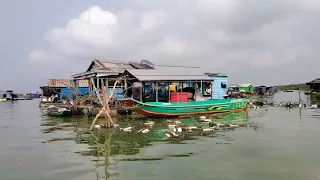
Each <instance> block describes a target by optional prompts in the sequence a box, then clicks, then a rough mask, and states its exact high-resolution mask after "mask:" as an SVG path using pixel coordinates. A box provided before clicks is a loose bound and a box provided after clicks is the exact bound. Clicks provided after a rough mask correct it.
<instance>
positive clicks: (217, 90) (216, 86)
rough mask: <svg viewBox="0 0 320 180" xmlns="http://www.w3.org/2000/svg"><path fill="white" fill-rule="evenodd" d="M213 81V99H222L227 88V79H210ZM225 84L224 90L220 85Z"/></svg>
mask: <svg viewBox="0 0 320 180" xmlns="http://www.w3.org/2000/svg"><path fill="white" fill-rule="evenodd" d="M212 79H213V80H214V81H213V93H212V98H213V99H224V96H226V95H227V94H226V92H227V90H228V88H229V85H228V77H212ZM223 83H224V84H226V88H222V84H223Z"/></svg>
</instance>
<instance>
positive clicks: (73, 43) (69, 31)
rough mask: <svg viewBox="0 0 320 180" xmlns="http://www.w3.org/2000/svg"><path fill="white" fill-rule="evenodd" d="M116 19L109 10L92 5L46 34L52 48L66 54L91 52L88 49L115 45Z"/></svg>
mask: <svg viewBox="0 0 320 180" xmlns="http://www.w3.org/2000/svg"><path fill="white" fill-rule="evenodd" d="M117 32H118V19H117V17H116V16H115V15H114V14H113V13H112V12H109V11H104V10H102V9H101V8H100V7H98V6H92V7H90V8H89V9H87V10H86V11H85V12H83V13H81V14H80V15H79V17H78V18H76V19H71V20H70V21H69V22H68V24H67V26H66V27H65V28H56V29H53V30H51V31H50V32H48V33H47V34H46V39H47V40H48V41H49V42H50V43H51V45H52V47H53V48H57V49H58V50H60V51H62V52H63V53H65V54H68V55H83V54H87V53H89V54H91V52H90V50H95V49H107V48H110V47H114V46H116V44H117V42H116V40H115V36H116V35H117ZM88 51H89V52H88Z"/></svg>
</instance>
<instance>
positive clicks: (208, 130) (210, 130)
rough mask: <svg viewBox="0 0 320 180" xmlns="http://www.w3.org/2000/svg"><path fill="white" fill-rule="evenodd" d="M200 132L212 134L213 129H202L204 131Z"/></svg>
mask: <svg viewBox="0 0 320 180" xmlns="http://www.w3.org/2000/svg"><path fill="white" fill-rule="evenodd" d="M202 131H203V132H212V131H214V129H213V128H204V129H202Z"/></svg>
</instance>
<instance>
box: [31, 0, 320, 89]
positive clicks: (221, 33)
mask: <svg viewBox="0 0 320 180" xmlns="http://www.w3.org/2000/svg"><path fill="white" fill-rule="evenodd" d="M130 5H132V7H131V6H130ZM317 7H318V4H317V1H315V0H305V1H303V3H301V1H299V0H284V1H278V0H269V1H267V2H266V1H262V0H243V1H240V0H194V1H192V0H183V1H182V0H177V1H174V2H172V1H169V0H163V1H152V3H151V2H150V1H143V0H138V1H135V3H133V4H128V5H127V6H126V9H123V10H120V11H115V12H111V11H108V10H106V9H102V8H100V7H98V6H92V7H89V8H88V9H87V10H85V11H84V12H83V13H81V14H80V15H79V16H78V17H76V18H73V19H71V20H69V21H67V20H66V26H65V27H63V28H55V29H52V30H51V31H49V32H48V33H47V34H46V35H45V37H46V40H47V42H48V43H49V45H50V48H49V49H46V50H44V51H41V50H34V51H32V52H31V53H30V59H34V60H37V61H41V60H45V59H46V57H47V59H48V57H50V58H51V59H53V58H52V57H59V58H57V59H61V60H63V61H65V62H69V63H70V64H71V62H77V64H78V66H80V65H79V64H83V65H87V64H88V61H90V60H91V59H92V58H100V59H119V60H138V59H150V60H151V61H153V62H156V63H172V64H174V63H177V64H178V63H179V64H181V63H183V64H190V65H195V66H203V67H204V68H206V69H208V70H210V71H221V72H226V73H229V74H230V78H231V79H232V78H235V79H237V80H238V81H241V82H243V83H245V82H246V79H245V78H255V80H256V81H259V82H261V81H263V80H265V81H271V80H270V78H269V71H270V70H277V71H282V70H287V71H288V72H287V73H289V74H290V73H291V74H292V76H294V72H290V68H287V66H288V65H294V64H295V63H296V64H300V65H299V66H303V67H304V68H308V67H307V65H305V66H304V65H303V64H302V65H301V63H300V61H301V59H303V60H304V61H307V62H308V63H306V64H312V62H314V61H316V58H317V57H318V56H319V55H320V54H319V53H317V47H319V45H320V43H319V42H320V39H319V38H318V32H319V31H320V26H319V25H318V23H317V22H319V20H320V16H319V15H320V12H319V13H318V11H317ZM57 54H58V55H57ZM50 58H49V59H50ZM80 61H81V63H80ZM78 62H79V63H78ZM85 68H86V67H83V69H85ZM312 68H314V69H315V71H316V70H317V67H312ZM239 69H242V70H243V69H250V71H246V72H243V73H246V75H241V76H240V75H239V74H240V73H241V74H243V73H242V72H240V70H239ZM266 69H267V70H268V71H266ZM260 72H264V73H265V74H260ZM256 73H259V74H258V75H256ZM278 73H279V72H278ZM252 83H254V82H252Z"/></svg>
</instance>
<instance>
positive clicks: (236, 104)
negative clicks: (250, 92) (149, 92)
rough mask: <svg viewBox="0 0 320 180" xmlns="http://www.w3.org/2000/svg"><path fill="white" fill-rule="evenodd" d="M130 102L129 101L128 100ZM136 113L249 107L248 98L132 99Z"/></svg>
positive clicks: (173, 114)
mask: <svg viewBox="0 0 320 180" xmlns="http://www.w3.org/2000/svg"><path fill="white" fill-rule="evenodd" d="M127 103H128V101H127ZM130 105H131V106H134V108H133V109H134V110H135V112H136V113H138V114H141V115H144V116H148V117H178V116H191V115H204V114H217V113H227V112H237V111H243V110H245V109H247V105H248V99H246V98H242V99H220V100H204V101H192V102H146V103H143V102H140V101H137V100H131V103H130Z"/></svg>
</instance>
